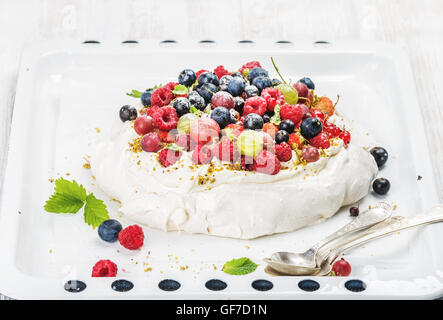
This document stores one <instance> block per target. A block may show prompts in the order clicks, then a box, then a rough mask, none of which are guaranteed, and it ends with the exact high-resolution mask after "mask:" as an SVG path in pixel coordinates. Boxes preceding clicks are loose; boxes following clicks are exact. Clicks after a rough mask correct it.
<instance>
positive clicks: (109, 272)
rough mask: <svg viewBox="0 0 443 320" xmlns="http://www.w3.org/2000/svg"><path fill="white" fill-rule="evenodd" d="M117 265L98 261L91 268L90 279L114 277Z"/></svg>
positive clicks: (107, 261)
mask: <svg viewBox="0 0 443 320" xmlns="http://www.w3.org/2000/svg"><path fill="white" fill-rule="evenodd" d="M117 269H118V268H117V265H116V264H115V263H114V262H112V261H111V260H99V261H97V263H96V264H95V265H94V267H93V268H92V275H91V276H92V277H115V276H116V275H117Z"/></svg>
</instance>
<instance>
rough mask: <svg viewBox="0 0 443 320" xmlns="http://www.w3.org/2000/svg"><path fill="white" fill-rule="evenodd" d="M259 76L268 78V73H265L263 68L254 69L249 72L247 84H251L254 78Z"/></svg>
mask: <svg viewBox="0 0 443 320" xmlns="http://www.w3.org/2000/svg"><path fill="white" fill-rule="evenodd" d="M261 76H262V77H266V78H268V77H269V74H268V71H266V70H265V69H263V68H259V67H255V68H253V69H252V70H251V71H249V74H248V80H249V82H252V81H253V80H254V79H255V78H257V77H261Z"/></svg>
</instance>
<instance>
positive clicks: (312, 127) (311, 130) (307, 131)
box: [300, 117, 323, 139]
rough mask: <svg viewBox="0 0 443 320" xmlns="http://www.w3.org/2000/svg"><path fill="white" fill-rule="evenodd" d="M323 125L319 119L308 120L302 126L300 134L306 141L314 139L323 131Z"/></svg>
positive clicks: (311, 118)
mask: <svg viewBox="0 0 443 320" xmlns="http://www.w3.org/2000/svg"><path fill="white" fill-rule="evenodd" d="M322 128H323V127H322V124H321V122H320V120H318V119H317V118H313V117H310V118H306V119H305V120H303V122H302V123H301V125H300V133H301V135H302V136H303V138H305V139H312V138H314V137H315V136H316V135H318V134H319V133H320V132H321V130H322Z"/></svg>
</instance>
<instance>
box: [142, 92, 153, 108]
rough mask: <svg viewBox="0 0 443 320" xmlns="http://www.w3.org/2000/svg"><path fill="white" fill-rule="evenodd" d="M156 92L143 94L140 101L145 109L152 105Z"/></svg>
mask: <svg viewBox="0 0 443 320" xmlns="http://www.w3.org/2000/svg"><path fill="white" fill-rule="evenodd" d="M153 92H154V89H149V90H146V91H145V92H143V93H142V95H141V97H140V100H141V101H142V105H144V106H145V107H149V106H150V105H151V95H152V93H153Z"/></svg>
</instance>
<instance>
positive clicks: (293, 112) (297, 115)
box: [280, 103, 303, 127]
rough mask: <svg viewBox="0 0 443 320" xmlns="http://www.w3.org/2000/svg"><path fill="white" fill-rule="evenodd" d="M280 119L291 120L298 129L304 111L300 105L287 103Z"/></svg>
mask: <svg viewBox="0 0 443 320" xmlns="http://www.w3.org/2000/svg"><path fill="white" fill-rule="evenodd" d="M280 117H281V118H282V120H286V119H288V120H291V121H292V122H294V125H295V126H296V127H297V125H298V123H299V122H300V121H301V120H302V118H303V110H302V109H301V107H300V105H295V106H293V105H290V104H287V103H285V104H284V105H283V106H282V107H281V109H280Z"/></svg>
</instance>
